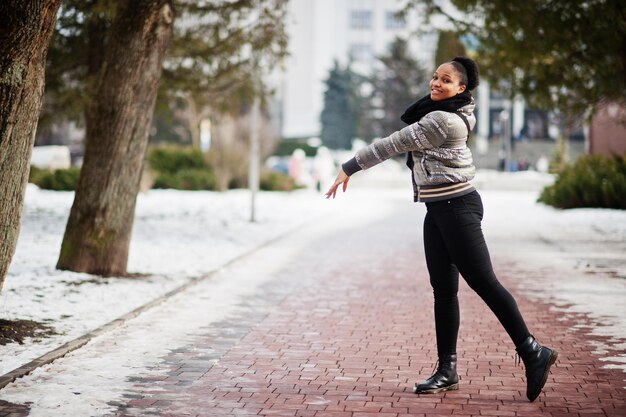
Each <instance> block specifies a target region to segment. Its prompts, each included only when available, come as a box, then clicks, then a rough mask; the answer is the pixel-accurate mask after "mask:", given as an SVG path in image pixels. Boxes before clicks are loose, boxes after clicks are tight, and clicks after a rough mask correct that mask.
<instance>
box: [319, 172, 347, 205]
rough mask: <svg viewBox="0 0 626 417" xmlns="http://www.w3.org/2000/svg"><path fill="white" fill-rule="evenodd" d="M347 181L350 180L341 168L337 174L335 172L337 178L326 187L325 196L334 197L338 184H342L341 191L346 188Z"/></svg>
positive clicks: (344, 190)
mask: <svg viewBox="0 0 626 417" xmlns="http://www.w3.org/2000/svg"><path fill="white" fill-rule="evenodd" d="M348 181H350V177H349V176H348V175H347V174H346V173H345V172H343V169H340V170H339V174H337V178H336V179H335V182H334V183H333V185H331V187H330V188H329V189H328V191H326V194H325V195H326V198H330V197H332V198H335V195H336V194H337V188H339V186H340V185H341V184H343V187H342V188H343V192H344V193H345V192H346V188H348Z"/></svg>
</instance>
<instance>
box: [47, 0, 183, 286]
mask: <svg viewBox="0 0 626 417" xmlns="http://www.w3.org/2000/svg"><path fill="white" fill-rule="evenodd" d="M172 28H173V9H172V5H171V0H122V1H120V2H119V3H118V6H117V11H116V18H115V21H114V22H113V25H112V28H111V32H110V38H109V40H108V45H107V49H106V52H105V55H104V61H103V62H102V67H101V68H100V71H99V73H98V74H97V75H96V78H95V80H94V84H93V90H91V91H90V93H91V94H89V96H90V100H89V103H88V105H87V108H86V111H85V119H86V145H85V157H84V162H83V167H82V169H81V175H80V179H79V181H78V187H77V189H76V196H75V198H74V204H73V205H72V210H71V212H70V217H69V219H68V222H67V227H66V230H65V235H64V237H63V244H62V246H61V254H60V256H59V261H58V263H57V268H59V269H67V270H71V271H77V272H87V273H92V274H98V275H103V276H111V275H125V274H126V265H127V261H128V248H129V244H130V236H131V230H132V227H133V219H134V213H135V202H136V199H137V193H138V191H139V184H140V180H141V173H142V169H143V161H144V155H145V151H146V147H147V144H148V134H149V129H150V125H151V119H152V114H153V111H154V104H155V99H156V93H157V87H158V83H159V79H160V78H161V67H162V64H163V59H164V56H165V51H166V49H167V46H168V44H169V41H170V38H171V36H172Z"/></svg>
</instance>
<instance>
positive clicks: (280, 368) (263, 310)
mask: <svg viewBox="0 0 626 417" xmlns="http://www.w3.org/2000/svg"><path fill="white" fill-rule="evenodd" d="M417 222H418V220H415V223H417ZM406 223H409V222H407V221H406V219H404V220H399V219H396V220H394V221H392V222H389V221H387V222H381V223H380V224H378V225H376V226H373V227H370V228H367V229H364V230H354V231H353V232H352V233H349V234H348V235H344V236H342V237H341V238H338V237H337V236H335V237H333V239H331V240H329V241H323V242H319V241H318V242H311V248H310V250H309V251H307V252H305V253H302V256H300V257H298V258H297V259H293V262H292V264H291V265H289V266H288V267H287V268H286V269H285V270H284V271H283V272H282V274H283V275H284V277H283V278H282V279H281V280H278V281H277V283H276V284H275V287H274V288H273V289H268V290H267V291H268V293H272V294H273V296H267V297H266V298H267V299H268V300H269V301H267V302H266V303H265V304H263V305H261V304H262V303H261V304H258V303H257V305H256V306H251V307H249V309H248V313H247V314H243V315H242V316H241V317H240V318H239V319H237V318H233V320H231V321H229V322H228V323H224V324H222V325H221V327H220V326H217V327H216V328H215V329H212V330H211V332H210V333H207V337H206V338H205V339H202V340H201V341H199V343H198V344H197V345H195V346H189V347H184V348H181V349H179V350H177V351H176V352H173V354H172V355H173V356H172V357H171V358H169V359H167V360H165V361H164V366H167V370H168V375H167V376H163V377H142V376H138V377H137V378H136V385H135V390H134V391H133V392H129V393H128V394H127V398H129V399H128V401H126V402H117V403H113V404H114V405H117V406H118V413H117V414H116V415H129V416H130V415H147V414H151V415H152V414H156V415H161V416H187V415H193V416H245V415H261V416H300V417H308V416H311V417H312V416H316V417H319V416H324V417H374V416H378V417H401V416H415V417H419V416H428V417H437V416H456V415H458V416H524V417H534V416H551V417H560V416H581V417H582V416H610V417H613V416H615V417H616V416H626V406H625V404H626V391H625V390H624V388H623V386H624V385H625V382H624V374H623V373H622V372H621V371H619V370H611V369H604V368H603V365H605V363H604V362H601V361H600V360H599V358H598V356H595V355H594V354H592V346H591V344H590V338H589V337H588V336H586V335H585V334H584V333H582V332H581V331H580V330H575V329H574V325H575V324H577V323H578V321H573V320H572V319H571V318H565V317H563V316H562V314H560V313H554V312H551V311H550V306H549V305H544V304H538V303H534V302H533V303H531V302H529V301H528V300H525V299H524V298H522V297H521V296H520V295H519V294H516V293H515V291H514V285H513V282H514V281H513V280H512V279H509V278H508V277H507V275H508V274H507V273H504V271H500V272H501V276H500V279H501V280H502V281H503V282H504V284H505V285H506V286H508V288H509V289H510V290H512V292H513V294H514V295H515V296H516V299H517V301H518V303H519V305H520V308H521V310H522V312H523V314H524V316H525V318H526V320H527V322H528V323H529V327H530V328H531V331H532V332H533V333H534V334H535V336H537V338H538V340H539V341H541V342H544V343H545V344H547V345H549V346H551V347H554V348H556V349H557V350H558V351H559V360H558V361H557V365H556V367H554V368H553V371H552V372H551V374H550V376H549V379H548V382H547V385H546V388H545V390H544V393H543V394H542V395H541V396H540V397H539V398H538V399H537V400H536V401H535V402H533V403H529V402H528V401H527V400H526V397H525V379H524V370H523V367H521V366H516V364H515V359H514V354H515V351H514V348H513V346H512V345H511V342H510V340H509V339H508V336H507V335H506V333H505V332H504V330H503V329H502V328H501V326H500V324H499V323H498V322H497V321H496V319H495V317H494V316H493V314H491V312H490V311H489V310H488V309H487V308H486V306H485V305H484V304H483V303H482V301H481V300H480V299H479V298H478V297H477V296H476V295H475V294H474V293H473V292H471V290H469V289H468V287H467V285H465V284H463V285H462V289H461V293H460V300H461V315H462V316H461V317H462V323H461V332H460V337H459V346H458V354H459V373H460V375H461V382H460V389H459V390H458V391H453V392H448V393H444V394H436V395H420V396H418V395H415V394H413V393H412V391H411V390H412V386H413V384H414V382H416V381H418V380H420V379H423V378H426V377H428V376H429V375H430V374H431V371H432V370H433V365H434V361H435V360H436V349H435V342H434V325H433V314H432V293H431V290H430V287H429V284H428V278H427V275H426V268H425V265H424V259H423V255H422V249H421V248H420V243H419V241H418V237H417V236H418V230H419V226H415V227H406ZM409 226H410V224H409ZM411 229H413V230H411ZM302 233H305V231H303V232H302ZM495 263H496V265H498V262H497V260H496V262H495ZM259 297H261V298H262V297H263V295H262V294H260V295H259ZM237 326H239V327H237ZM229 329H230V330H231V335H232V337H231V339H230V340H227V341H226V342H224V341H223V339H220V335H223V334H224V332H226V333H228V331H229ZM232 329H235V330H234V331H233V330H232ZM237 329H238V330H237ZM220 340H221V342H220ZM220 343H222V345H221V347H220ZM208 351H210V352H212V356H211V355H209V356H207V352H208Z"/></svg>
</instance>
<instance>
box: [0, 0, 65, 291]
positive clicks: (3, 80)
mask: <svg viewBox="0 0 626 417" xmlns="http://www.w3.org/2000/svg"><path fill="white" fill-rule="evenodd" d="M60 4H61V0H47V1H43V0H41V1H24V0H4V1H2V2H0V22H2V24H0V289H2V284H3V283H4V277H5V276H6V273H7V270H8V268H9V264H10V263H11V258H13V254H14V253H15V246H16V243H17V236H18V234H19V230H20V220H21V217H22V206H23V204H24V192H25V190H26V182H27V180H28V171H29V166H30V156H31V153H32V149H33V144H34V141H35V130H36V129H37V120H38V118H39V110H40V108H41V100H42V96H43V90H44V80H45V77H44V75H45V63H46V54H47V52H48V45H49V43H50V37H51V35H52V32H53V30H54V22H55V21H56V14H57V11H58V9H59V5H60Z"/></svg>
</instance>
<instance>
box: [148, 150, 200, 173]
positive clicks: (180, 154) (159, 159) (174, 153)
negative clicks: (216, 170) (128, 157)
mask: <svg viewBox="0 0 626 417" xmlns="http://www.w3.org/2000/svg"><path fill="white" fill-rule="evenodd" d="M148 163H149V164H150V167H151V168H152V169H153V170H154V171H156V172H158V173H167V174H174V173H177V172H179V171H182V170H186V169H201V168H208V165H207V163H206V162H205V160H204V157H203V155H202V152H201V151H200V150H199V149H193V148H182V147H177V146H161V147H154V148H152V149H150V151H149V152H148Z"/></svg>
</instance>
